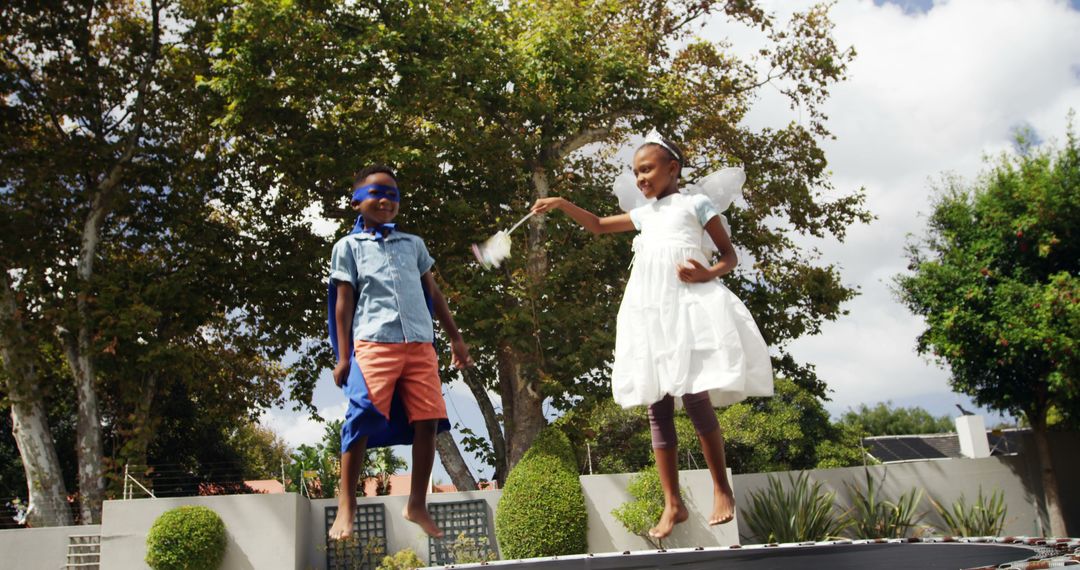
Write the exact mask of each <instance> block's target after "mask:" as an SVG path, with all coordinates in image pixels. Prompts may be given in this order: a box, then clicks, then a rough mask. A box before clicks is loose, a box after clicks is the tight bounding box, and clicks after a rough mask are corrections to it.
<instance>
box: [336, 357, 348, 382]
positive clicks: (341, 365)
mask: <svg viewBox="0 0 1080 570" xmlns="http://www.w3.org/2000/svg"><path fill="white" fill-rule="evenodd" d="M348 379H349V361H348V360H339V361H338V363H337V366H334V384H337V387H338V388H340V387H342V386H344V385H345V381H346V380H348Z"/></svg>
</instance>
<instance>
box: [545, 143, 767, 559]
mask: <svg viewBox="0 0 1080 570" xmlns="http://www.w3.org/2000/svg"><path fill="white" fill-rule="evenodd" d="M682 164H683V155H682V151H681V150H680V149H679V148H678V147H677V146H676V145H675V144H674V143H672V142H670V141H667V140H665V139H661V138H659V137H652V136H650V138H649V139H647V142H646V143H645V144H644V145H642V146H641V147H640V148H639V149H638V150H637V152H636V153H635V154H634V175H635V177H636V179H637V187H638V189H639V190H640V191H641V193H642V194H643V195H644V196H645V198H646V199H649V200H652V201H651V202H649V203H646V204H645V205H643V206H639V207H637V208H634V209H633V210H631V211H630V212H629V213H627V214H620V215H617V216H608V217H603V218H601V217H598V216H596V215H595V214H593V213H591V212H588V211H586V210H583V209H582V208H579V207H578V206H575V205H574V204H572V203H571V202H569V201H567V200H566V199H564V198H543V199H541V200H537V201H536V203H535V204H533V207H532V211H533V212H534V213H543V212H547V211H550V210H562V211H563V212H565V213H566V214H567V215H568V216H570V217H571V218H573V220H574V221H576V222H577V223H579V224H581V226H582V227H584V228H585V229H587V230H589V231H590V232H592V233H594V234H599V233H611V232H627V231H631V230H638V231H640V232H641V233H640V234H639V235H638V236H637V237H636V238H635V239H634V263H633V266H632V269H631V271H630V279H629V280H628V281H627V283H626V291H625V293H624V294H623V300H622V305H621V306H620V307H619V315H618V320H617V324H616V339H615V363H614V366H613V368H612V375H611V385H612V386H611V387H612V393H613V395H614V397H615V401H616V402H618V403H619V404H620V405H622V406H623V407H624V408H629V407H631V406H637V405H647V406H648V407H649V424H650V427H651V430H652V445H653V453H654V455H655V457H656V467H657V471H658V472H659V475H660V483H661V485H662V487H663V489H664V513H663V515H661V517H660V521H659V522H658V523H657V525H656V526H655V527H653V528H652V529H651V530H650V531H649V534H650V535H652V536H653V537H655V538H664V537H666V536H668V535H669V534H671V531H672V529H673V527H674V526H675V525H676V524H678V523H680V522H683V521H685V520H686V519H687V517H688V516H689V515H688V512H687V510H686V507H685V505H684V504H683V501H682V497H681V496H680V494H679V485H678V477H679V473H678V460H677V458H678V452H677V449H676V445H677V442H676V439H675V419H674V407H675V397H680V398H681V399H682V404H683V406H684V407H685V408H686V411H687V413H688V415H689V416H690V419H691V421H692V422H693V424H694V428H695V429H696V431H697V434H698V439H699V440H700V441H701V449H702V452H703V454H704V455H705V462H706V463H707V464H708V467H709V472H710V473H711V474H712V480H713V510H712V515H711V516H710V517H709V524H710V525H717V524H723V523H726V522H729V521H731V520H732V519H733V518H734V512H735V497H734V495H733V493H732V490H731V485H730V483H729V482H728V480H727V475H726V465H725V461H724V439H723V436H722V435H721V433H720V426H719V423H718V422H717V419H716V413H715V411H714V409H713V408H714V406H726V405H730V404H733V403H735V402H738V401H740V400H742V399H743V398H745V397H746V396H771V395H772V386H773V377H772V365H771V361H770V359H769V352H768V348H767V347H766V345H765V341H764V339H763V338H762V337H761V333H760V332H759V331H758V329H757V326H756V325H755V324H754V320H753V318H752V317H751V316H750V313H749V311H747V310H746V307H745V306H744V305H743V304H742V302H741V301H739V299H738V298H737V297H735V295H734V294H732V293H731V291H729V290H728V288H727V287H725V286H724V284H723V283H721V282H720V280H719V279H718V278H719V277H720V276H722V275H726V274H727V273H729V272H731V270H732V269H734V268H735V264H736V262H737V260H736V256H735V249H734V248H733V247H732V245H731V241H730V239H729V238H728V234H727V231H725V229H724V225H723V223H722V221H721V219H722V216H721V215H720V213H719V212H718V211H717V209H716V207H715V206H714V205H713V203H712V202H711V201H710V200H709V198H708V197H707V196H704V195H687V194H683V193H680V191H679V182H678V181H679V175H680V172H681V169H682ZM702 229H704V231H705V233H706V234H707V235H708V237H709V238H710V239H711V240H712V242H713V243H715V244H716V248H717V250H718V251H719V252H720V258H719V260H718V261H717V262H716V263H712V264H710V263H709V261H708V260H707V259H706V255H705V252H704V251H703V250H702Z"/></svg>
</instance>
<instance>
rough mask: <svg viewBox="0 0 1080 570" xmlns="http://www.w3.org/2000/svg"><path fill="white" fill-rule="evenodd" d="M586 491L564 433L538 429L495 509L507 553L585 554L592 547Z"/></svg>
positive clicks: (497, 531) (519, 555) (509, 555)
mask: <svg viewBox="0 0 1080 570" xmlns="http://www.w3.org/2000/svg"><path fill="white" fill-rule="evenodd" d="M587 530H588V521H587V519H586V511H585V496H584V493H582V490H581V482H580V481H579V480H578V470H577V462H576V461H575V459H574V454H573V450H572V449H571V448H570V442H569V440H567V438H566V436H565V435H564V434H563V433H562V432H561V431H560V430H558V429H556V428H551V427H549V428H547V429H545V430H543V431H541V432H540V435H539V436H538V437H537V438H536V441H535V442H534V444H533V447H532V448H530V449H529V451H527V452H526V453H525V456H524V457H522V459H521V461H519V462H518V464H517V465H516V466H515V467H514V469H513V470H512V471H511V472H510V476H509V477H508V478H507V480H506V487H504V488H503V493H502V498H501V499H500V500H499V507H498V509H496V512H495V534H496V536H497V537H498V539H499V547H500V548H501V549H502V554H503V556H504V557H506V558H532V557H536V556H561V555H565V554H581V553H584V552H585V550H586V548H587V547H588V544H587V541H586V532H587Z"/></svg>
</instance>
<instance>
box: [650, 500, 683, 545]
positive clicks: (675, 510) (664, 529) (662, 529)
mask: <svg viewBox="0 0 1080 570" xmlns="http://www.w3.org/2000/svg"><path fill="white" fill-rule="evenodd" d="M688 518H690V513H689V512H688V511H687V510H686V506H685V505H683V504H682V503H679V504H678V506H672V505H665V506H664V513H663V514H661V515H660V522H658V523H656V526H654V527H652V528H651V529H649V536H651V537H653V538H667V537H668V535H669V534H671V531H672V530H674V529H675V525H677V524H679V523H681V522H683V521H685V520H686V519H688Z"/></svg>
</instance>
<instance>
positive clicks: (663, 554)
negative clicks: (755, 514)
mask: <svg viewBox="0 0 1080 570" xmlns="http://www.w3.org/2000/svg"><path fill="white" fill-rule="evenodd" d="M1043 544H1045V543H1043ZM1062 553H1063V552H1062V551H1060V550H1058V551H1056V552H1055V549H1054V548H1048V547H1046V546H1040V545H1036V544H1001V543H997V542H905V541H880V542H875V541H865V542H854V543H853V542H846V541H845V542H840V543H808V544H784V545H779V546H776V545H770V546H763V545H759V546H750V547H742V548H739V547H733V548H699V549H677V550H667V551H638V552H624V553H610V554H595V555H578V556H566V557H557V558H534V559H529V560H504V561H499V562H488V563H487V564H485V565H484V567H486V568H491V567H497V568H499V569H500V570H502V569H511V568H512V569H515V570H571V569H573V570H579V569H580V570H607V569H616V568H618V569H646V568H679V569H685V570H697V569H701V570H705V569H738V570H762V569H774V570H785V569H796V568H797V569H811V568H828V569H829V570H845V569H850V570H901V569H905V570H906V569H910V568H923V569H929V570H939V569H940V570H963V569H971V568H987V567H990V568H993V567H998V566H999V565H1005V566H1002V567H1016V568H1022V567H1023V566H1008V563H1017V564H1023V562H1024V561H1027V560H1032V559H1035V558H1046V557H1049V556H1053V555H1055V554H1058V555H1060V554H1062ZM472 566H473V565H471V564H461V565H455V566H454V568H468V567H472Z"/></svg>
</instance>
